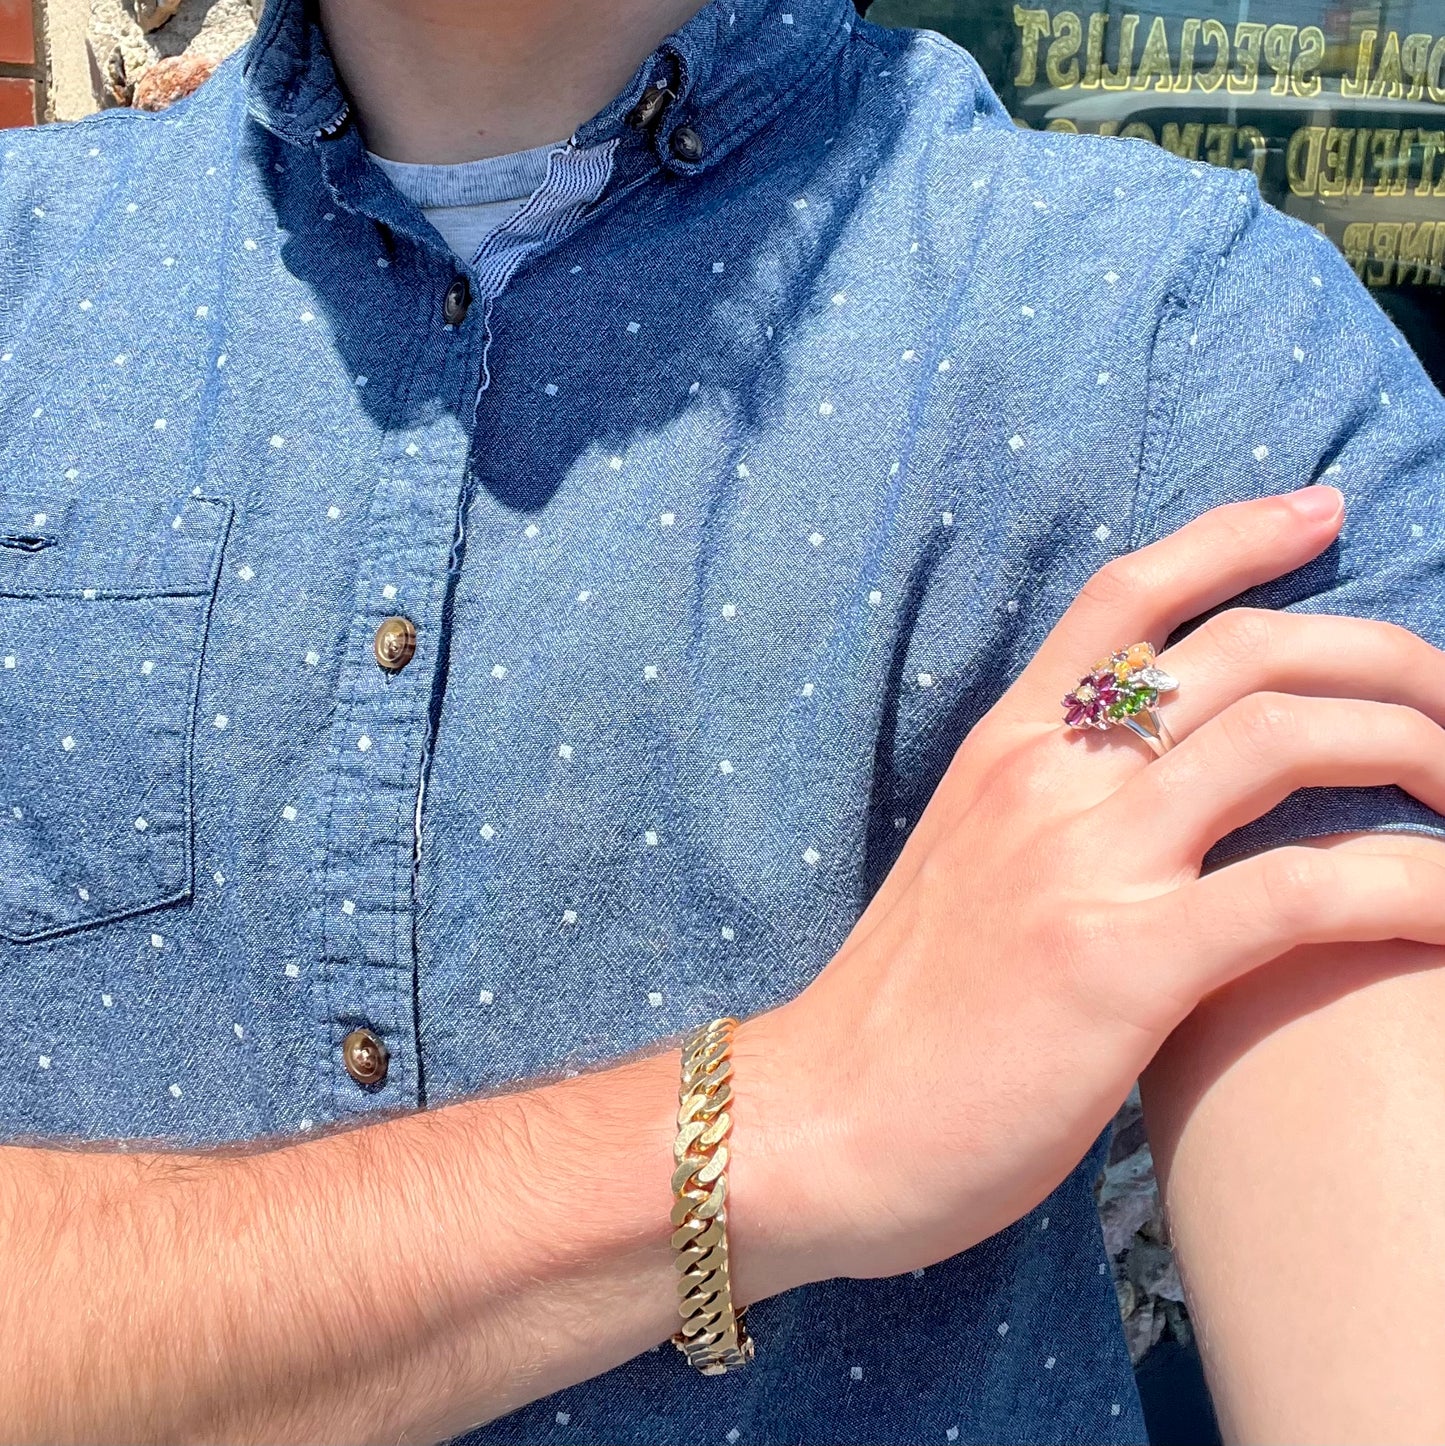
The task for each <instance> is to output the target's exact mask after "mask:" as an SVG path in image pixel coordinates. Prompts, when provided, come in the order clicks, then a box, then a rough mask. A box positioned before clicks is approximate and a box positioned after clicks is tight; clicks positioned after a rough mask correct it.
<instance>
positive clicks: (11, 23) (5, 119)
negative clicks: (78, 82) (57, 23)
mask: <svg viewBox="0 0 1445 1446" xmlns="http://www.w3.org/2000/svg"><path fill="white" fill-rule="evenodd" d="M44 113H45V48H44V46H43V45H42V43H41V40H40V5H39V3H38V0H0V127H5V126H24V125H33V124H34V123H35V121H36V119H37V118H38V117H39V116H41V115H43V114H44Z"/></svg>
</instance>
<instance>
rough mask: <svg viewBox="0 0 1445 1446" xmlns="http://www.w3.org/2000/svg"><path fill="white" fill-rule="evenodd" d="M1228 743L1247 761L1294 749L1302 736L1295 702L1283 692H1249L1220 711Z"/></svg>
mask: <svg viewBox="0 0 1445 1446" xmlns="http://www.w3.org/2000/svg"><path fill="white" fill-rule="evenodd" d="M1220 725H1221V727H1222V728H1223V729H1224V732H1225V735H1226V737H1227V738H1228V740H1229V744H1230V746H1231V747H1232V748H1233V749H1234V750H1235V752H1236V753H1237V754H1238V755H1239V756H1240V757H1241V758H1242V759H1244V761H1245V762H1247V763H1250V764H1258V763H1263V762H1266V761H1268V760H1270V759H1276V758H1278V757H1279V755H1280V752H1281V750H1287V749H1294V748H1297V747H1298V745H1299V742H1300V737H1301V732H1302V729H1301V724H1300V716H1299V709H1298V705H1297V703H1296V702H1295V700H1293V699H1292V698H1290V697H1289V696H1288V695H1287V694H1284V693H1251V694H1250V695H1249V696H1248V697H1246V698H1242V699H1241V700H1240V701H1239V702H1238V703H1234V704H1232V705H1231V706H1230V707H1229V708H1227V709H1225V711H1224V712H1223V713H1222V714H1220Z"/></svg>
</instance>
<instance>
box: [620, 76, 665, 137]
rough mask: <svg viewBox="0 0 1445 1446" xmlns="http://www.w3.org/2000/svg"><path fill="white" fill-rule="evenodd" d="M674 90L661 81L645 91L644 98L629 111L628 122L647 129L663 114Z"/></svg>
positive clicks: (641, 128) (638, 127)
mask: <svg viewBox="0 0 1445 1446" xmlns="http://www.w3.org/2000/svg"><path fill="white" fill-rule="evenodd" d="M671 95H672V92H671V91H670V90H669V89H668V88H667V86H666V85H664V84H662V83H661V82H659V83H658V84H656V85H653V86H649V87H648V89H647V90H645V91H644V92H643V95H642V99H641V100H640V101H638V102H637V104H636V105H635V106H633V107H632V109H631V110H630V111H628V113H627V124H628V125H630V126H635V127H636V128H637V129H638V130H646V129H647V127H648V126H650V125H651V124H652V123H653V122H654V121H655V120H656V119H657V118H658V116H660V115H661V114H662V111H663V107H664V106H665V105H666V104H667V102H668V99H669V97H671Z"/></svg>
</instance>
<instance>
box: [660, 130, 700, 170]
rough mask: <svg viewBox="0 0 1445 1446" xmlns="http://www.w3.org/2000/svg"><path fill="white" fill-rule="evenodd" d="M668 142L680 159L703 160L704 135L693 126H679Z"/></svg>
mask: <svg viewBox="0 0 1445 1446" xmlns="http://www.w3.org/2000/svg"><path fill="white" fill-rule="evenodd" d="M668 144H669V145H670V146H671V147H672V153H673V155H675V156H676V157H677V158H678V160H680V161H700V160H702V137H701V136H700V135H698V133H697V132H696V131H695V130H693V128H692V127H691V126H678V128H677V129H676V130H675V131H673V133H672V139H671V141H669V143H668Z"/></svg>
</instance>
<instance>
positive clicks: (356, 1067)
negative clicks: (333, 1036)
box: [341, 1029, 389, 1088]
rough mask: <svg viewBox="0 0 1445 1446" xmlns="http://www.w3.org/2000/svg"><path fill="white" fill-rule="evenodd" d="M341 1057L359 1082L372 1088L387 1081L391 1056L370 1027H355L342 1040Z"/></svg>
mask: <svg viewBox="0 0 1445 1446" xmlns="http://www.w3.org/2000/svg"><path fill="white" fill-rule="evenodd" d="M341 1058H342V1060H343V1061H344V1062H345V1065H346V1072H347V1074H349V1075H350V1076H351V1077H352V1079H354V1080H355V1081H356V1082H357V1084H359V1085H365V1086H367V1087H368V1088H370V1087H372V1086H375V1085H379V1084H383V1083H385V1081H386V1066H387V1061H388V1058H389V1056H388V1055H387V1050H386V1046H385V1045H384V1044H383V1043H382V1042H381V1041H380V1040H379V1039H378V1038H377V1037H376V1036H375V1035H374V1034H373V1033H372V1032H371V1031H370V1030H369V1029H353V1030H352V1031H351V1033H350V1034H348V1035H347V1036H346V1038H345V1039H344V1040H342V1041H341Z"/></svg>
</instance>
